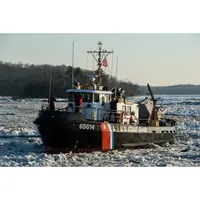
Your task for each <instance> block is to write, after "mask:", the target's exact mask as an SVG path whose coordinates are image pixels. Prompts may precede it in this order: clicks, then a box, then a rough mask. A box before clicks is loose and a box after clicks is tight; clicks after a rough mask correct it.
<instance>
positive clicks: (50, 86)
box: [49, 68, 52, 109]
mask: <svg viewBox="0 0 200 200" xmlns="http://www.w3.org/2000/svg"><path fill="white" fill-rule="evenodd" d="M51 84H52V83H51V68H50V70H49V109H50V100H51V90H52V89H51V88H52V85H51Z"/></svg>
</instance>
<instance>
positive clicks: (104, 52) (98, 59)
mask: <svg viewBox="0 0 200 200" xmlns="http://www.w3.org/2000/svg"><path fill="white" fill-rule="evenodd" d="M97 45H98V46H99V49H98V51H87V53H91V54H92V56H93V58H94V59H95V60H96V62H97V66H98V69H97V71H96V73H97V76H98V82H97V85H98V86H102V75H103V73H102V72H103V70H102V61H103V60H104V59H106V58H107V57H108V55H109V54H111V53H114V51H113V50H112V51H107V50H104V49H102V42H100V41H99V42H98V43H97ZM96 55H97V56H96Z"/></svg>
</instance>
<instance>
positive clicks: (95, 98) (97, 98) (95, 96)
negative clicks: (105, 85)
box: [94, 94, 100, 102]
mask: <svg viewBox="0 0 200 200" xmlns="http://www.w3.org/2000/svg"><path fill="white" fill-rule="evenodd" d="M99 100H100V99H99V94H94V102H99Z"/></svg>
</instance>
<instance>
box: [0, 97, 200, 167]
mask: <svg viewBox="0 0 200 200" xmlns="http://www.w3.org/2000/svg"><path fill="white" fill-rule="evenodd" d="M162 97H163V99H164V100H163V102H162V105H163V106H167V107H168V110H169V111H168V114H169V116H168V117H170V118H174V119H176V120H177V122H178V123H177V130H178V133H177V135H176V141H175V144H173V145H169V144H166V145H164V146H158V145H154V144H151V145H150V146H149V148H145V149H136V150H124V151H117V150H114V151H111V152H108V153H102V152H93V153H80V154H75V153H67V154H59V155H56V154H55V155H47V154H45V153H44V149H43V145H42V142H41V140H40V138H39V137H34V138H29V137H28V136H38V132H37V130H36V127H35V125H34V124H33V120H34V119H35V117H36V116H37V112H38V109H39V108H40V107H41V104H44V103H42V102H41V100H36V99H32V100H30V99H29V100H27V99H26V100H22V101H11V100H10V99H7V100H6V99H4V100H0V166H52V167H53V166H66V167H67V166H116V167H121V166H126V167H129V166H132V167H149V166H150V167H151V166H152V167H153V166H162V167H163V166H185V167H186V166H187V167H188V166H200V96H162ZM56 106H57V107H63V106H66V103H59V102H57V103H56ZM19 135H20V136H26V137H25V138H12V137H10V136H19Z"/></svg>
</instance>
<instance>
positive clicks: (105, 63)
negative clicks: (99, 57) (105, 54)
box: [102, 58, 108, 67]
mask: <svg viewBox="0 0 200 200" xmlns="http://www.w3.org/2000/svg"><path fill="white" fill-rule="evenodd" d="M102 65H103V66H104V67H108V62H107V59H106V58H104V59H103V61H102Z"/></svg>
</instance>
